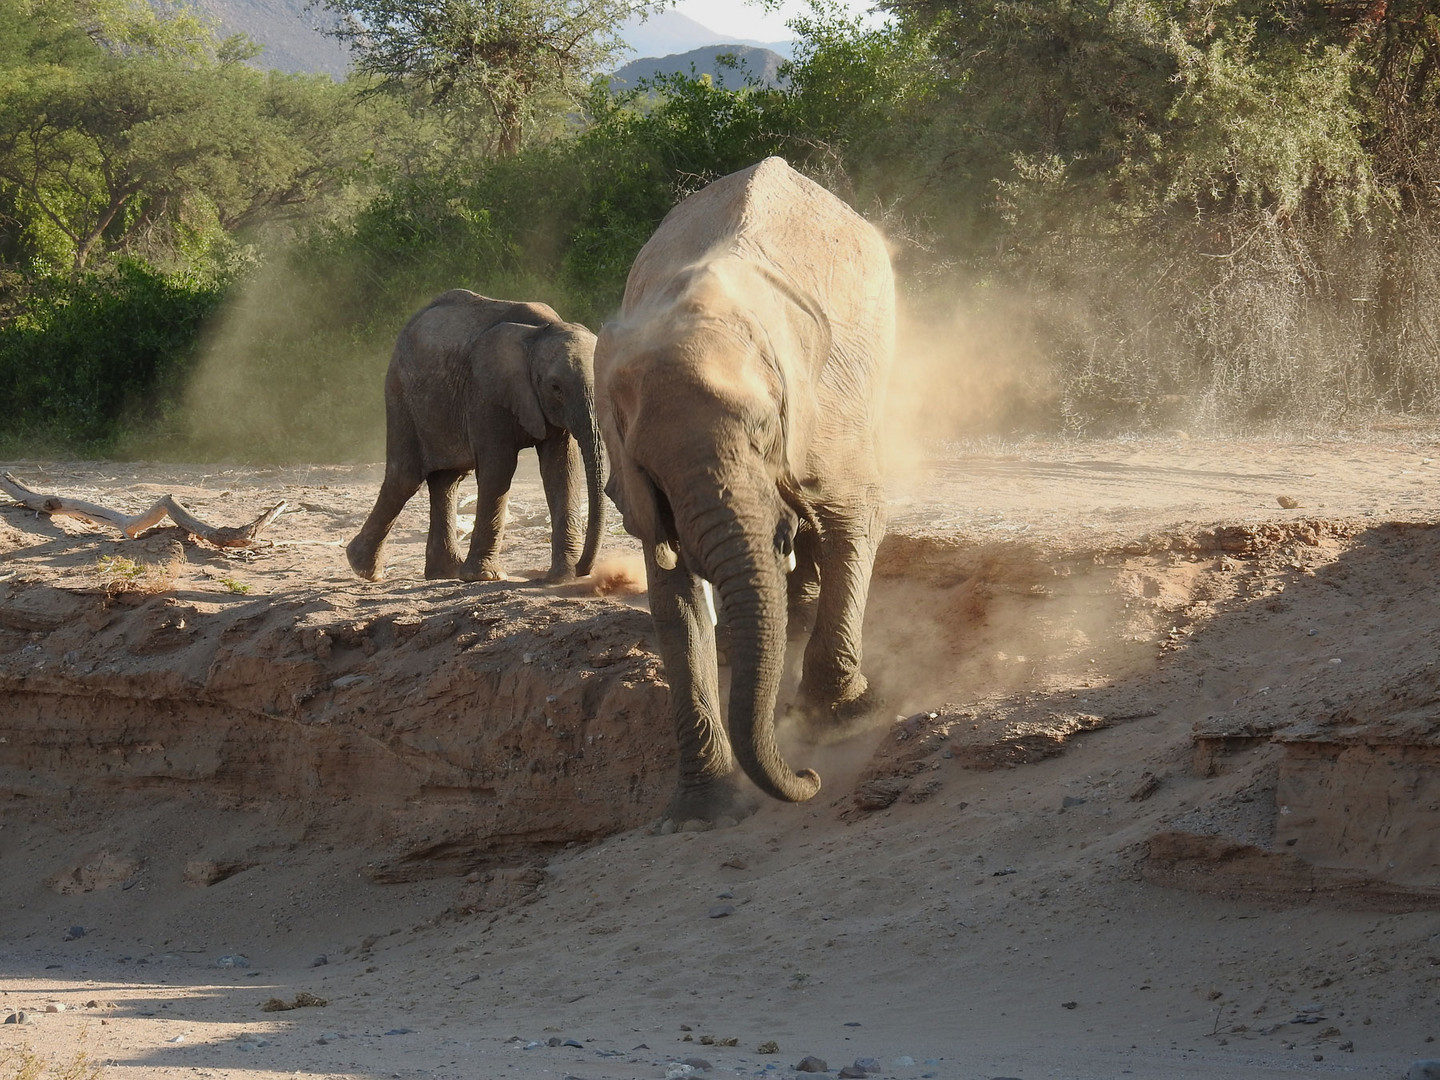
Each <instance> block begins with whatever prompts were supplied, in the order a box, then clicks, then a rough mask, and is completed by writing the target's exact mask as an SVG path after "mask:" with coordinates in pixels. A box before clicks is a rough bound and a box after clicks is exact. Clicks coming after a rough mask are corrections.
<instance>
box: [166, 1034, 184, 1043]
mask: <svg viewBox="0 0 1440 1080" xmlns="http://www.w3.org/2000/svg"><path fill="white" fill-rule="evenodd" d="M165 1041H166V1042H170V1043H182V1042H184V1041H185V1036H184V1035H176V1036H175V1037H174V1038H173V1039H166V1040H165Z"/></svg>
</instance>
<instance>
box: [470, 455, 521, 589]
mask: <svg viewBox="0 0 1440 1080" xmlns="http://www.w3.org/2000/svg"><path fill="white" fill-rule="evenodd" d="M519 457H520V452H519V451H518V450H516V449H515V448H514V447H510V448H508V449H506V450H504V451H501V452H498V453H493V454H488V455H487V456H486V457H484V458H483V459H481V461H480V462H479V464H478V466H477V467H476V469H475V489H476V498H475V531H474V532H473V533H471V534H470V555H469V556H468V557H467V558H466V560H465V564H464V566H462V567H461V569H460V575H459V576H460V577H461V578H463V579H464V580H466V581H503V580H504V579H505V570H504V568H503V567H501V565H500V549H501V547H502V546H503V544H504V540H505V505H506V503H507V502H508V501H509V496H510V481H511V480H512V479H513V478H514V476H515V465H516V462H517V461H518V460H519Z"/></svg>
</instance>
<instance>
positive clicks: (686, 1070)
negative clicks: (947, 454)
mask: <svg viewBox="0 0 1440 1080" xmlns="http://www.w3.org/2000/svg"><path fill="white" fill-rule="evenodd" d="M694 1074H695V1066H693V1065H686V1064H685V1063H684V1062H683V1061H672V1062H670V1064H669V1065H666V1066H665V1080H681V1078H682V1077H686V1076H693V1075H694Z"/></svg>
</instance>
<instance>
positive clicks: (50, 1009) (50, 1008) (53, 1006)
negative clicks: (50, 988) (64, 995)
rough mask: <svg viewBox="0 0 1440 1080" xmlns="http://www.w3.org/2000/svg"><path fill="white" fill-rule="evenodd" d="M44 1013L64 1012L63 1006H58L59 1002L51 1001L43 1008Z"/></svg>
mask: <svg viewBox="0 0 1440 1080" xmlns="http://www.w3.org/2000/svg"><path fill="white" fill-rule="evenodd" d="M45 1011H46V1012H48V1013H59V1012H64V1011H65V1006H64V1005H62V1004H60V1002H58V1001H52V1002H51V1003H50V1004H49V1005H46V1006H45Z"/></svg>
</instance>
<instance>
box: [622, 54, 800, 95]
mask: <svg viewBox="0 0 1440 1080" xmlns="http://www.w3.org/2000/svg"><path fill="white" fill-rule="evenodd" d="M783 63H785V57H783V56H781V55H780V54H779V53H777V52H773V51H771V50H770V49H762V48H756V47H754V46H751V45H707V46H705V47H704V48H701V49H691V50H690V51H689V52H683V53H677V54H675V55H674V56H661V57H644V58H642V59H640V60H632V61H630V63H628V64H626V65H625V66H624V67H622V68H620V69H619V70H618V71H616V72H615V74H614V75H613V76H611V80H610V85H611V86H612V87H613V88H614V89H617V90H622V89H630V88H632V87H634V86H636V85H637V84H638V83H639V82H640V81H641V80H642V79H648V80H654V79H656V78H658V77H660V76H662V75H690V74H692V73H693V74H695V75H709V76H710V78H711V80H712V81H713V82H714V83H715V84H716V85H717V86H728V87H731V88H736V87H739V86H742V85H744V83H745V80H746V77H747V76H749V77H751V78H753V79H755V80H757V81H759V82H761V83H763V84H764V85H766V86H779V85H781V84H782V83H783V80H782V79H781V77H780V65H781V64H783Z"/></svg>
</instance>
